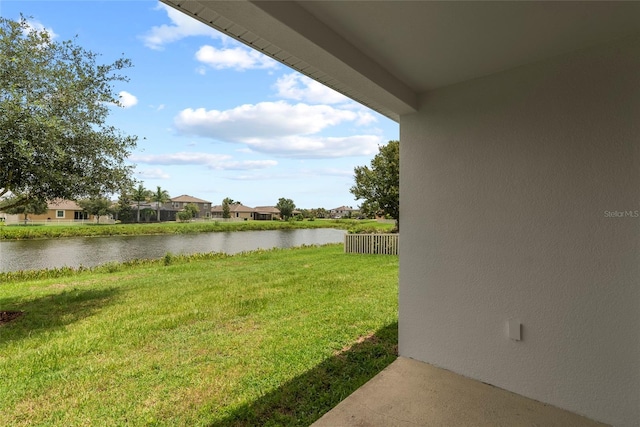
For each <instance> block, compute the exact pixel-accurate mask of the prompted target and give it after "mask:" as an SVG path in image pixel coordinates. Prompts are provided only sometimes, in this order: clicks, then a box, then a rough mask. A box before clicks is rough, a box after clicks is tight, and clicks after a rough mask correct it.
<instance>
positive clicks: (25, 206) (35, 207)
mask: <svg viewBox="0 0 640 427" xmlns="http://www.w3.org/2000/svg"><path fill="white" fill-rule="evenodd" d="M15 198H16V196H12V197H8V198H7V202H11V201H12V200H13V199H15ZM47 210H48V209H47V202H45V201H44V200H27V201H26V202H25V203H21V204H13V207H10V208H8V209H4V212H6V213H8V214H11V215H24V222H25V224H26V222H27V219H28V218H29V215H31V214H33V215H40V214H43V213H47Z"/></svg>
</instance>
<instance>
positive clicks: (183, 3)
mask: <svg viewBox="0 0 640 427" xmlns="http://www.w3.org/2000/svg"><path fill="white" fill-rule="evenodd" d="M161 1H162V2H164V3H166V4H168V5H170V6H173V7H175V8H176V9H179V10H180V11H182V12H184V13H186V14H187V15H190V16H192V17H194V18H195V19H198V20H200V21H201V22H204V23H205V24H207V25H209V26H211V27H213V28H216V29H218V30H220V31H222V32H224V33H225V34H227V35H229V36H231V37H234V38H236V39H237V40H239V41H241V42H243V43H245V44H247V45H249V46H251V47H252V48H254V49H257V50H259V51H261V52H263V53H264V54H266V55H269V56H271V57H272V58H274V59H276V60H278V61H279V62H281V63H283V64H286V65H288V66H290V67H291V68H293V69H296V70H298V71H300V72H301V73H303V74H305V75H307V76H309V77H311V78H313V79H315V80H317V81H319V82H320V83H323V84H325V85H327V86H329V87H331V88H333V89H335V90H337V91H338V92H341V93H343V94H345V95H346V96H348V97H350V98H352V99H355V100H357V101H359V102H360V103H362V104H364V105H366V106H368V107H370V108H372V109H374V110H377V111H378V112H380V113H382V114H384V115H386V116H388V117H390V118H391V119H393V120H396V121H397V120H399V116H400V115H403V114H410V113H412V112H414V111H416V110H417V108H418V104H419V96H420V95H421V94H422V93H425V92H427V91H430V90H433V89H436V88H439V87H443V86H448V85H452V84H456V83H460V82H463V81H467V80H471V79H475V78H478V77H482V76H486V75H489V74H492V73H495V72H498V71H502V70H506V69H509V68H514V67H517V66H520V65H524V64H528V63H533V62H536V61H540V60H544V59H548V58H552V57H554V56H558V55H561V54H564V53H566V52H570V51H575V50H579V49H584V48H588V47H591V46H595V45H597V44H600V43H605V42H607V41H610V40H614V39H618V38H623V37H629V36H632V35H637V34H638V33H639V32H640V2H607V1H602V2H589V1H572V2H449V1H402V2H401V1H357V2H355V1H233V2H229V1H202V0H161ZM418 51H419V54H416V52H418Z"/></svg>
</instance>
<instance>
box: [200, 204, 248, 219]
mask: <svg viewBox="0 0 640 427" xmlns="http://www.w3.org/2000/svg"><path fill="white" fill-rule="evenodd" d="M254 212H255V209H254V208H250V207H249V206H245V205H243V204H242V203H231V204H230V205H229V215H230V216H231V218H233V219H243V220H247V219H254ZM223 215H224V211H223V210H222V205H215V206H213V207H212V208H211V218H223Z"/></svg>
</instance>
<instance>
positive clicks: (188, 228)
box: [0, 219, 394, 240]
mask: <svg viewBox="0 0 640 427" xmlns="http://www.w3.org/2000/svg"><path fill="white" fill-rule="evenodd" d="M393 227H394V224H392V223H382V222H377V221H374V220H325V219H318V220H315V221H237V222H221V221H203V222H184V223H181V222H163V223H150V224H115V225H107V224H89V225H26V226H25V225H11V226H2V227H0V240H3V239H4V240H9V239H13V240H15V239H49V238H58V237H78V236H116V235H144V234H186V233H202V232H215V231H248V230H280V229H292V228H339V229H343V230H349V231H350V232H375V231H378V232H380V231H382V232H388V231H390V230H391V229H392V228H393Z"/></svg>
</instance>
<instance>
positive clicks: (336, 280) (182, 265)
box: [0, 245, 398, 426]
mask: <svg viewBox="0 0 640 427" xmlns="http://www.w3.org/2000/svg"><path fill="white" fill-rule="evenodd" d="M170 261H171V262H170V263H168V264H169V265H164V263H163V260H159V261H157V262H152V263H149V264H145V265H138V266H121V267H120V268H112V270H117V271H112V272H106V271H90V272H79V273H71V274H66V275H63V276H62V277H57V278H56V277H52V278H47V279H40V280H32V281H9V282H8V283H5V284H3V285H0V310H22V311H24V314H23V315H22V316H21V317H20V318H18V319H16V320H13V321H12V322H10V323H6V324H4V325H0V396H1V398H0V425H7V426H8V425H11V426H20V425H24V426H26V425H60V426H81V425H87V426H100V425H104V426H112V425H133V426H137V425H168V426H258V425H300V426H307V425H309V424H310V423H312V422H313V421H314V420H316V419H317V418H319V417H320V416H321V415H322V414H323V413H325V412H327V411H328V410H329V409H331V408H332V407H333V406H335V405H336V404H337V403H338V402H339V401H340V400H341V399H343V398H344V397H346V396H347V395H349V394H350V393H351V392H352V391H354V390H355V389H356V388H357V387H359V386H360V385H361V384H363V383H364V382H366V381H367V380H368V379H369V378H371V377H372V376H374V375H375V374H376V373H377V372H379V371H380V370H381V369H383V368H384V367H385V366H386V365H388V364H389V363H390V362H391V361H393V360H394V359H395V352H396V343H397V323H396V322H397V285H398V278H397V275H398V258H397V257H392V256H376V255H354V254H344V253H343V252H342V246H341V245H330V246H323V247H304V248H298V249H288V250H274V251H261V252H253V253H248V254H240V255H235V256H219V257H217V258H213V259H208V260H207V259H198V258H197V257H193V258H186V259H185V258H181V259H177V260H170Z"/></svg>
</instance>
